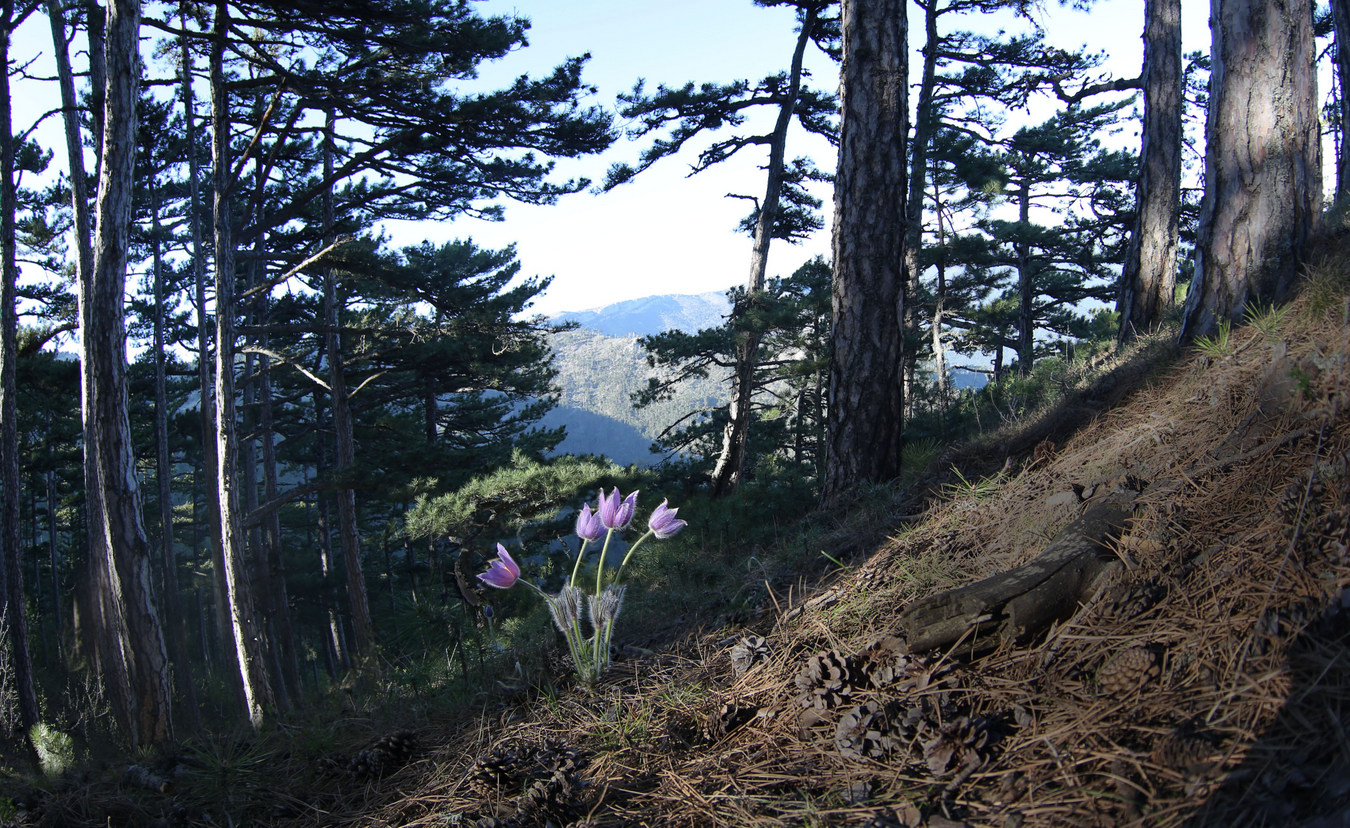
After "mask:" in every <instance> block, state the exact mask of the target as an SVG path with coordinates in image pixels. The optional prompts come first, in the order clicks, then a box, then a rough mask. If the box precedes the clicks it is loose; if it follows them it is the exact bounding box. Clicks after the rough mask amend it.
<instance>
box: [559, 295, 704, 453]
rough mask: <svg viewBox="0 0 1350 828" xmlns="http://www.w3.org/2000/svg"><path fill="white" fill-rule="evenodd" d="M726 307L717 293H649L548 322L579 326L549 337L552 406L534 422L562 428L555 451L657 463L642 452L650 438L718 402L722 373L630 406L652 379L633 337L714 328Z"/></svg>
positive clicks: (641, 350)
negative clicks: (554, 393)
mask: <svg viewBox="0 0 1350 828" xmlns="http://www.w3.org/2000/svg"><path fill="white" fill-rule="evenodd" d="M726 310H727V302H726V297H725V296H723V295H722V294H716V293H714V294H706V295H702V296H653V297H650V298H648V299H642V300H635V301H631V302H620V303H617V304H615V305H610V306H607V307H604V308H599V309H596V310H591V311H582V312H578V313H570V314H563V315H561V316H559V317H556V318H554V319H552V320H550V321H551V322H553V323H566V322H575V323H577V324H578V325H579V326H580V327H578V328H575V329H573V330H566V331H558V332H555V333H552V334H550V335H549V338H548V342H549V346H550V348H552V351H553V355H554V368H556V369H557V372H558V376H557V379H556V382H557V387H558V407H557V408H555V409H553V410H552V411H550V412H549V413H548V414H546V415H545V416H544V418H543V420H542V421H541V424H542V425H544V426H546V427H556V426H563V427H565V428H566V429H567V436H566V437H565V438H564V439H563V441H562V443H560V444H559V445H558V447H557V448H556V449H555V451H556V452H559V453H570V454H601V455H604V456H606V457H609V458H610V459H612V460H614V461H615V462H616V463H619V464H620V465H628V464H631V463H638V464H640V465H650V464H652V463H655V462H660V460H661V459H663V458H664V457H665V456H666V455H665V454H664V453H660V452H657V453H653V452H651V451H650V450H649V449H650V448H651V446H652V443H653V441H655V440H657V438H658V437H660V435H661V432H662V431H663V430H664V429H665V428H666V427H667V426H670V425H672V424H673V423H675V422H676V421H678V420H679V419H680V418H681V417H684V416H685V415H686V414H688V413H689V412H691V411H701V410H708V411H711V410H712V409H714V408H716V407H718V406H721V405H725V400H726V396H727V389H726V383H725V376H720V377H719V376H709V377H707V378H702V377H694V378H692V379H691V380H690V381H689V382H687V383H682V384H681V385H680V387H679V388H678V389H676V391H675V393H674V394H673V395H672V396H671V398H670V399H668V400H663V401H661V402H657V403H654V404H653V405H650V406H646V407H643V408H636V407H634V405H633V399H632V398H633V395H634V394H635V393H637V392H638V391H640V390H641V389H643V388H645V387H646V386H647V379H648V378H649V377H651V376H656V375H659V372H658V371H656V370H655V369H653V368H652V367H650V366H649V365H648V364H647V351H646V349H645V348H643V347H642V345H641V343H640V341H639V337H643V336H652V335H655V334H660V333H664V332H666V331H670V330H688V331H696V330H700V329H702V328H711V327H716V326H718V325H721V324H722V323H723V322H724V321H725V314H726Z"/></svg>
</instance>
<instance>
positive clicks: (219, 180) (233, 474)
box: [211, 0, 275, 728]
mask: <svg viewBox="0 0 1350 828" xmlns="http://www.w3.org/2000/svg"><path fill="white" fill-rule="evenodd" d="M215 28H216V31H215V37H214V39H213V43H212V51H211V121H212V123H211V148H212V168H213V169H212V173H213V179H214V190H215V193H214V196H215V200H214V205H213V208H212V220H213V222H214V228H215V248H216V250H215V252H216V457H217V468H216V495H217V497H218V498H219V501H220V548H221V552H222V554H223V556H224V570H225V586H226V589H227V593H228V595H227V597H228V601H229V607H230V627H231V630H232V631H233V635H234V652H235V658H236V659H237V660H238V663H239V675H240V679H241V682H242V686H243V690H244V704H245V707H246V709H247V714H248V719H249V722H250V723H252V725H253V726H254V727H255V728H256V727H260V726H261V725H262V723H263V720H264V718H265V717H266V716H269V715H271V713H272V711H273V709H274V708H275V701H274V697H273V692H272V686H271V683H270V681H269V678H268V674H267V657H266V652H265V649H264V647H265V637H264V633H263V630H262V629H261V625H260V623H259V619H258V617H257V613H256V609H255V606H254V601H253V595H252V589H251V584H250V578H249V568H248V563H247V561H246V560H245V558H244V533H243V527H242V521H241V520H240V514H239V474H238V473H239V470H238V451H239V448H238V445H239V444H238V437H237V436H236V431H237V429H236V422H235V419H236V412H235V392H234V370H235V369H234V357H235V348H234V314H235V310H234V307H235V302H234V291H235V281H236V280H235V270H234V238H233V232H232V228H231V225H230V222H231V210H230V206H231V189H232V184H233V182H232V181H231V180H230V143H229V141H230V128H229V127H230V117H229V106H228V95H229V92H228V91H227V90H226V88H225V73H224V59H225V45H226V40H227V39H228V37H229V4H228V3H227V2H226V0H218V2H217V3H216V19H215Z"/></svg>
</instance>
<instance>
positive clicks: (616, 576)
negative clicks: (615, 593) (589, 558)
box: [614, 529, 656, 584]
mask: <svg viewBox="0 0 1350 828" xmlns="http://www.w3.org/2000/svg"><path fill="white" fill-rule="evenodd" d="M655 534H656V532H655V531H654V530H652V529H648V530H647V534H645V535H643V536H642V537H640V538H638V539H637V540H636V541H634V542H633V545H632V546H630V547H628V554H627V555H624V556H623V560H622V561H619V571H618V572H616V573H614V583H616V584H617V583H618V582H619V578H620V576H622V575H623V568H624V567H625V566H627V565H628V559H629V558H631V557H633V553H634V552H636V551H637V548H638V547H639V546H641V545H642V542H643V541H645V540H646V539H647V538H650V537H651V536H652V535H655Z"/></svg>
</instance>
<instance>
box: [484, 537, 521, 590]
mask: <svg viewBox="0 0 1350 828" xmlns="http://www.w3.org/2000/svg"><path fill="white" fill-rule="evenodd" d="M478 580H480V581H482V582H483V583H485V584H487V585H488V586H490V587H496V588H497V589H510V588H511V587H513V586H515V584H516V581H518V580H520V567H518V566H516V562H515V561H513V560H511V553H509V552H507V551H506V547H505V546H502V545H501V544H500V543H499V544H497V560H495V561H493V562H492V563H491V564H490V565H489V566H488V571H487V572H483V573H480V574H479V576H478Z"/></svg>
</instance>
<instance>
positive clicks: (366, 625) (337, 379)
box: [323, 109, 375, 666]
mask: <svg viewBox="0 0 1350 828" xmlns="http://www.w3.org/2000/svg"><path fill="white" fill-rule="evenodd" d="M334 120H335V113H334V112H333V110H332V109H329V110H328V117H327V122H326V124H325V127H324V152H323V166H324V180H326V181H328V182H330V184H329V186H328V188H327V189H326V190H324V195H323V227H324V239H323V242H324V247H328V246H329V245H332V244H333V242H334V241H335V237H334V233H333V227H334V226H335V223H336V218H335V216H334V214H333V209H334V208H333V187H332V184H331V182H332V181H333V179H334V176H333V151H334V147H333V141H334ZM323 312H324V324H325V325H326V326H327V327H328V331H329V332H328V333H326V334H324V352H325V354H326V358H327V361H328V385H329V390H330V391H331V392H332V395H333V437H334V458H333V459H334V471H335V472H336V473H337V476H338V480H339V485H338V491H337V512H338V535H339V537H340V538H341V540H342V563H343V566H344V568H345V569H346V570H347V593H348V596H349V598H350V601H351V608H352V632H353V634H354V635H355V636H356V658H357V661H359V662H363V663H368V664H369V666H373V665H374V661H373V660H372V659H371V657H372V656H373V655H374V654H375V627H374V625H373V624H371V622H370V603H369V601H368V600H367V598H366V578H365V575H364V573H363V572H362V571H361V539H360V535H359V534H358V533H357V529H356V492H355V491H353V490H352V488H351V484H350V481H349V480H347V476H348V475H349V474H350V473H351V469H352V466H353V465H354V464H355V462H356V446H355V436H354V434H353V425H352V408H351V400H350V399H348V396H347V379H346V374H345V369H344V367H343V362H342V339H341V338H340V337H339V336H338V334H337V333H336V331H337V328H338V305H337V274H335V273H334V272H333V269H332V268H331V267H328V266H327V265H325V266H324V268H323Z"/></svg>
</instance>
